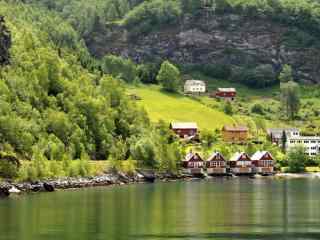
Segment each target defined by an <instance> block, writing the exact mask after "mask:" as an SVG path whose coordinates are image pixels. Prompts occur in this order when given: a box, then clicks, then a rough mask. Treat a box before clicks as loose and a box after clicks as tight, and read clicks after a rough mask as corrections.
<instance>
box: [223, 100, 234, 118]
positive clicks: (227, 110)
mask: <svg viewBox="0 0 320 240" xmlns="http://www.w3.org/2000/svg"><path fill="white" fill-rule="evenodd" d="M223 111H224V113H225V114H227V115H232V114H233V108H232V105H231V103H230V102H229V101H228V102H226V103H225V105H224V107H223Z"/></svg>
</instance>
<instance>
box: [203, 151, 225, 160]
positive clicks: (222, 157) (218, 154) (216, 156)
mask: <svg viewBox="0 0 320 240" xmlns="http://www.w3.org/2000/svg"><path fill="white" fill-rule="evenodd" d="M216 158H221V160H220V161H226V159H225V158H224V156H223V155H222V154H221V153H219V152H214V153H213V154H211V156H210V157H209V158H208V160H207V161H217V160H216Z"/></svg>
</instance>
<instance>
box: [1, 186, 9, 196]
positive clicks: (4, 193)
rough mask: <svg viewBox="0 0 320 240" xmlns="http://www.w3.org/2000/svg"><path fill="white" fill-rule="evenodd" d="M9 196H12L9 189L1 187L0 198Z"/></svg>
mask: <svg viewBox="0 0 320 240" xmlns="http://www.w3.org/2000/svg"><path fill="white" fill-rule="evenodd" d="M9 196H10V192H9V188H7V187H0V198H3V197H9Z"/></svg>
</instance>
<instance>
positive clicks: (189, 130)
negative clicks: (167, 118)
mask: <svg viewBox="0 0 320 240" xmlns="http://www.w3.org/2000/svg"><path fill="white" fill-rule="evenodd" d="M170 129H171V130H172V131H174V132H175V134H177V135H178V136H179V137H180V138H184V139H196V138H198V125H197V123H195V122H172V123H171V124H170Z"/></svg>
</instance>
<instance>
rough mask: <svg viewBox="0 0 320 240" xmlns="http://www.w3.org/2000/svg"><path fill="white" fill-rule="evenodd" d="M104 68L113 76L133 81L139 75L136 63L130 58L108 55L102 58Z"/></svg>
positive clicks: (129, 81)
mask: <svg viewBox="0 0 320 240" xmlns="http://www.w3.org/2000/svg"><path fill="white" fill-rule="evenodd" d="M102 70H103V72H104V73H106V74H110V75H112V76H113V77H116V78H121V79H123V80H124V81H126V82H128V83H132V82H133V81H135V80H136V79H137V77H138V72H137V67H136V65H135V64H134V63H133V62H132V61H131V60H129V59H123V58H121V57H117V56H113V55H108V56H105V57H104V58H103V59H102Z"/></svg>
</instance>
